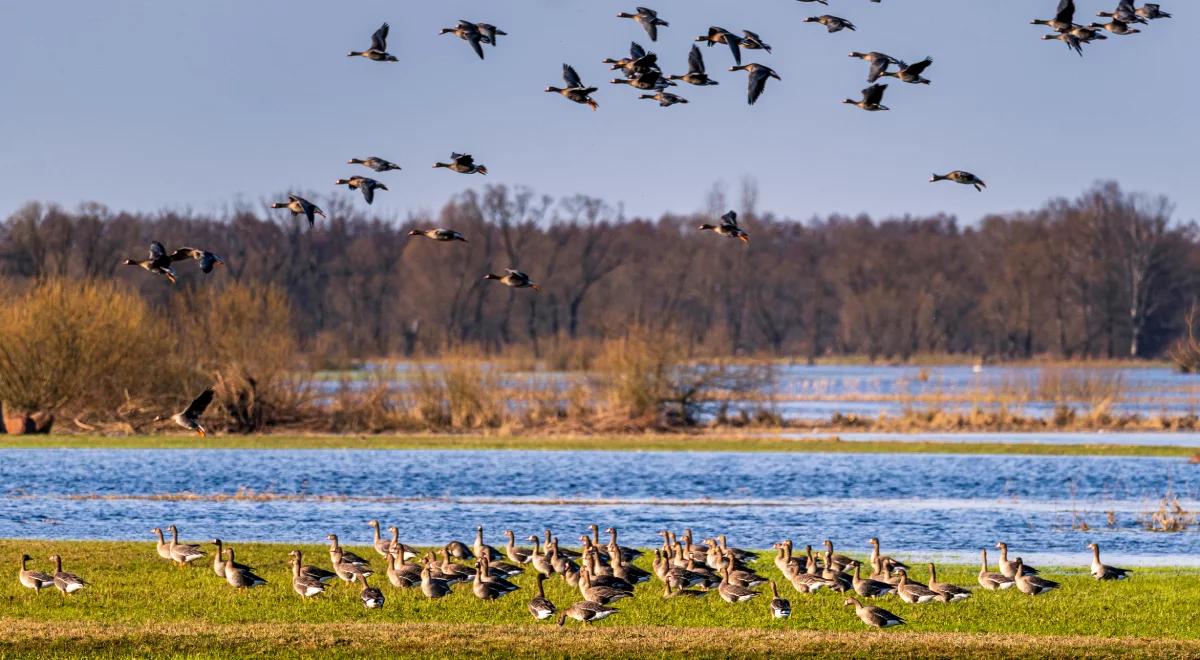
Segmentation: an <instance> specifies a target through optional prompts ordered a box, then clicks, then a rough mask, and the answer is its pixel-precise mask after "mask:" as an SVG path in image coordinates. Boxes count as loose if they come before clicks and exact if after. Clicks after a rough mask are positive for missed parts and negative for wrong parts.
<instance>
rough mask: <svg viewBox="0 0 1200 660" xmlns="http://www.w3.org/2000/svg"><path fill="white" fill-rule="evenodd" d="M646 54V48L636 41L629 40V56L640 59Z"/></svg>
mask: <svg viewBox="0 0 1200 660" xmlns="http://www.w3.org/2000/svg"><path fill="white" fill-rule="evenodd" d="M645 56H646V49H645V48H642V45H641V44H639V43H638V42H636V41H631V42H629V58H630V59H634V60H640V59H642V58H643V57H645Z"/></svg>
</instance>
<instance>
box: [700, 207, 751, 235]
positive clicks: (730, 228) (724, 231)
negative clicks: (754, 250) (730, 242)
mask: <svg viewBox="0 0 1200 660" xmlns="http://www.w3.org/2000/svg"><path fill="white" fill-rule="evenodd" d="M697 229H699V230H701V231H711V232H715V233H717V234H720V235H721V236H726V237H729V238H736V239H738V240H740V241H741V242H743V243H749V242H750V234H747V233H746V232H745V231H744V230H743V229H742V228H741V227H739V226H738V221H737V212H736V211H730V212H728V213H726V214H725V215H723V216H721V224H719V225H711V224H708V223H705V224H702V225H700V226H699V227H697Z"/></svg>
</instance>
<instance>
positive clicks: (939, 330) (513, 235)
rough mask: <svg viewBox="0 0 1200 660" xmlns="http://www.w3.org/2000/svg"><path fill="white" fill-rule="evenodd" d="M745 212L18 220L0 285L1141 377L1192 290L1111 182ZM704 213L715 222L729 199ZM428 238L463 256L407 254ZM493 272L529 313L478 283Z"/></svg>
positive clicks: (331, 315) (378, 336)
mask: <svg viewBox="0 0 1200 660" xmlns="http://www.w3.org/2000/svg"><path fill="white" fill-rule="evenodd" d="M743 197H746V198H747V199H748V200H749V203H750V207H748V208H743V209H741V211H742V214H741V218H742V221H743V224H744V226H745V227H746V228H747V230H748V231H749V232H750V234H751V237H752V239H751V243H750V244H749V245H748V246H746V245H743V244H742V243H740V242H738V241H728V240H724V239H722V238H721V237H719V236H714V235H713V234H712V233H709V232H698V231H696V230H695V226H696V225H697V224H699V223H700V222H702V221H706V220H707V221H711V220H712V218H711V217H708V216H705V217H703V218H702V217H701V215H702V214H688V215H675V214H669V215H666V216H663V217H661V218H658V219H656V220H652V219H644V218H632V219H627V218H625V217H624V216H623V214H622V213H621V212H620V210H619V209H616V208H614V207H612V206H611V205H609V204H608V203H606V202H604V201H602V200H599V199H594V198H589V197H583V196H576V197H570V198H566V199H561V200H553V199H551V198H549V197H545V196H539V195H537V194H536V193H534V192H533V191H531V190H528V189H525V188H516V189H513V188H505V187H503V186H490V187H487V188H484V189H483V190H481V191H472V192H467V193H464V194H462V195H460V196H458V197H457V198H455V199H453V200H451V201H449V202H448V203H447V204H446V205H445V206H444V207H443V208H442V209H441V211H440V213H439V214H438V215H437V217H432V218H430V217H413V218H409V219H408V220H406V221H403V222H398V221H392V220H385V219H381V218H377V217H372V216H369V215H366V214H365V212H364V209H363V207H361V206H360V205H358V204H352V203H350V201H349V198H328V199H323V200H316V199H315V198H310V199H314V201H318V203H321V202H323V203H324V204H323V205H324V206H325V208H326V211H327V212H328V213H329V220H328V221H324V220H321V219H318V222H317V226H316V227H315V229H311V230H310V229H309V228H308V226H307V225H306V223H304V222H303V220H302V219H301V220H300V221H297V220H293V219H292V218H291V217H289V216H288V215H287V214H286V213H284V212H281V211H280V212H272V211H269V210H266V209H240V210H236V211H233V212H230V213H228V214H227V215H225V216H223V217H206V216H202V215H194V214H193V215H184V214H177V213H158V214H130V213H118V212H113V211H110V210H109V209H107V208H105V207H103V206H100V205H97V204H89V205H85V206H83V207H81V208H79V209H78V210H75V211H67V210H64V209H62V208H59V207H57V206H54V205H43V204H31V205H29V206H26V207H25V208H23V209H21V210H20V211H18V212H17V213H15V214H13V215H12V216H11V217H9V218H8V219H7V220H5V221H4V222H3V223H0V274H3V275H4V276H6V277H7V278H8V279H10V280H12V281H16V282H18V283H19V282H21V281H22V280H26V281H30V280H38V279H41V278H48V277H54V276H67V277H73V278H117V279H119V280H121V281H123V282H125V283H127V284H128V285H129V286H131V287H135V288H136V289H138V290H139V291H140V292H141V294H142V295H143V296H145V297H146V298H148V299H149V300H151V301H152V302H153V303H155V304H156V305H157V306H159V308H161V309H164V310H165V309H167V304H166V303H167V300H168V297H169V296H171V295H172V287H171V285H169V284H167V283H165V282H164V281H163V280H162V279H161V278H157V277H152V276H150V275H148V274H147V273H145V272H143V271H141V270H140V269H134V268H126V267H121V266H117V264H118V262H119V260H120V259H123V258H126V257H133V258H144V253H145V251H146V249H147V246H148V244H149V242H150V241H151V240H160V241H163V242H164V243H166V244H167V247H168V248H169V249H173V248H174V247H177V246H180V245H191V246H195V247H202V248H205V249H209V250H212V251H214V252H216V253H218V254H221V255H223V256H224V257H225V258H226V260H227V262H228V268H227V271H225V272H217V273H215V274H213V275H210V276H208V277H203V276H201V275H200V273H198V272H193V270H192V269H186V268H185V269H183V270H184V272H185V273H186V274H187V276H186V277H183V278H181V280H180V283H179V284H177V285H175V287H221V286H223V282H224V280H226V279H228V280H232V281H238V282H243V283H270V284H274V285H277V286H278V287H280V288H282V289H283V290H285V291H286V292H287V294H288V296H289V298H290V301H291V304H292V307H293V310H294V313H293V315H292V318H293V319H294V324H295V332H296V335H297V337H298V338H299V339H300V341H301V345H303V346H304V347H306V348H307V349H309V350H311V351H313V352H314V353H323V354H327V355H336V356H339V357H345V358H357V357H369V356H379V355H387V354H398V353H402V354H433V353H437V352H438V351H441V350H444V349H447V348H454V347H473V348H479V349H482V350H485V351H489V352H499V351H529V352H531V353H533V354H535V355H541V354H543V353H544V352H545V351H547V350H548V347H550V346H552V345H562V344H563V342H570V341H572V340H588V339H595V338H600V337H613V336H619V335H620V334H621V333H623V332H625V331H626V330H627V329H628V328H630V327H635V326H636V327H640V328H651V329H660V330H667V331H670V332H673V333H675V334H676V335H677V336H678V337H679V338H681V339H682V340H683V341H684V343H685V344H686V345H687V346H690V347H692V350H693V351H694V352H695V353H696V354H705V355H754V354H758V355H788V356H802V357H807V358H810V359H812V358H816V357H819V356H823V355H831V354H833V355H838V354H860V355H866V356H869V357H871V358H889V359H903V358H906V357H910V356H913V355H915V354H920V353H953V354H973V355H980V356H987V357H991V358H997V359H999V358H1023V357H1031V356H1035V355H1041V354H1050V355H1055V356H1061V357H1064V358H1080V357H1088V358H1115V357H1126V356H1154V355H1159V354H1162V353H1164V352H1165V351H1166V350H1167V348H1168V347H1169V346H1170V344H1171V343H1172V342H1173V341H1174V340H1176V339H1177V338H1178V337H1179V336H1180V335H1181V333H1182V332H1183V329H1184V326H1185V320H1186V319H1185V317H1186V315H1187V310H1188V308H1189V306H1190V305H1191V304H1192V302H1193V301H1194V299H1195V298H1196V294H1197V292H1198V291H1200V288H1198V283H1200V280H1198V276H1200V241H1198V238H1200V237H1198V235H1197V233H1196V230H1195V226H1193V224H1191V223H1182V222H1176V221H1172V218H1171V215H1172V208H1171V205H1170V203H1169V201H1168V200H1166V199H1165V198H1161V197H1152V196H1148V195H1142V194H1132V193H1127V192H1124V191H1122V190H1121V189H1120V188H1119V187H1118V186H1117V184H1115V183H1100V184H1097V185H1096V186H1095V187H1094V188H1092V189H1090V190H1088V191H1085V192H1084V193H1083V194H1082V195H1080V196H1079V197H1077V198H1075V199H1056V200H1053V201H1051V202H1049V203H1047V204H1045V205H1044V206H1043V207H1041V208H1039V209H1037V210H1033V211H1028V212H1020V213H1011V214H999V215H992V216H989V217H987V218H985V219H984V220H983V221H982V222H981V223H980V224H979V225H978V226H970V227H965V226H960V225H959V224H958V223H957V222H956V221H955V219H954V218H952V217H948V216H933V217H903V218H889V219H884V220H872V219H870V218H867V217H842V216H831V217H828V218H814V219H808V220H803V221H801V220H796V219H791V218H781V217H777V216H775V215H773V214H770V213H766V212H759V211H756V210H754V208H753V206H754V202H755V195H754V191H753V187H752V186H748V187H747V190H746V191H743ZM355 201H356V202H357V200H355ZM706 204H707V205H708V206H713V208H712V209H710V211H713V210H718V209H719V208H721V207H724V192H723V191H721V190H714V192H713V193H712V194H710V195H709V199H708V200H707V202H706ZM433 226H443V227H449V228H453V229H457V230H459V231H461V232H463V233H464V234H466V236H467V237H468V239H469V240H470V242H469V243H467V244H463V243H448V244H442V243H435V242H433V241H429V240H425V239H422V238H410V237H409V236H408V235H407V234H408V230H409V229H411V228H413V227H422V228H428V227H433ZM507 267H511V268H519V269H521V270H523V271H526V272H528V273H529V274H530V275H531V276H532V277H533V279H534V280H535V281H537V282H539V283H541V284H542V286H543V287H544V289H545V290H544V292H543V293H542V294H540V295H538V294H536V293H534V292H533V291H530V290H516V291H514V290H509V289H507V288H505V287H502V286H499V285H497V284H496V283H494V282H486V281H484V280H483V279H482V277H483V275H484V273H486V272H489V271H491V272H496V271H499V270H500V269H503V268H507Z"/></svg>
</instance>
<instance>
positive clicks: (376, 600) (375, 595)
mask: <svg viewBox="0 0 1200 660" xmlns="http://www.w3.org/2000/svg"><path fill="white" fill-rule="evenodd" d="M362 587H363V588H362V591H360V592H358V598H359V600H361V601H362V604H363V607H365V608H367V609H368V610H378V609H383V600H384V599H383V591H381V590H380V589H379V587H372V586H371V585H369V584H367V578H366V576H363V578H362Z"/></svg>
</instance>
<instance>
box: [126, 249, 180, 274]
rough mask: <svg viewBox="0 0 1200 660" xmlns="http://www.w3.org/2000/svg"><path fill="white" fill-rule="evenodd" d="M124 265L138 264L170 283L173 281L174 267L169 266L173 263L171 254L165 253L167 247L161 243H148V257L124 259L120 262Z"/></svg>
mask: <svg viewBox="0 0 1200 660" xmlns="http://www.w3.org/2000/svg"><path fill="white" fill-rule="evenodd" d="M121 263H122V265H125V266H138V267H139V268H142V269H144V270H147V271H149V272H151V273H154V274H156V275H162V276H163V277H165V278H167V280H168V281H169V282H170V283H171V284H174V283H175V278H176V275H175V269H173V268H171V264H172V263H173V262H172V260H171V256H170V255H168V254H167V249H166V248H165V247H163V244H162V243H159V242H158V241H153V242H151V243H150V258H149V259H142V260H140V261H139V260H137V259H126V260H125V261H122V262H121Z"/></svg>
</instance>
